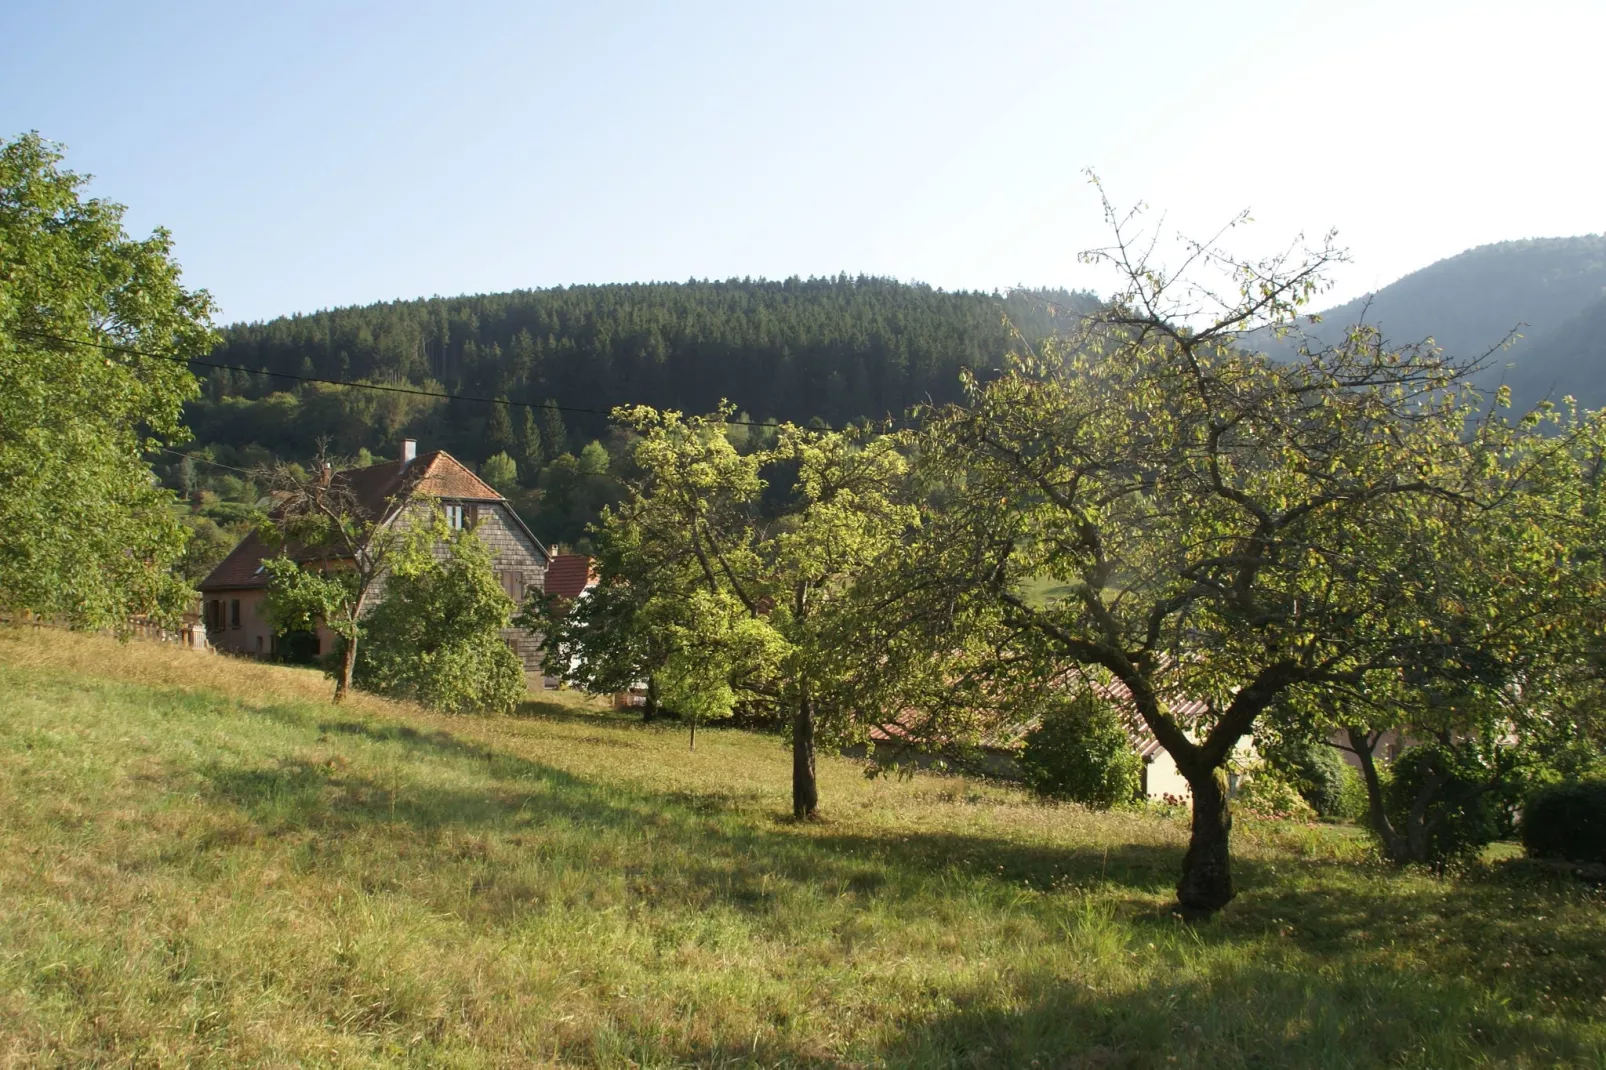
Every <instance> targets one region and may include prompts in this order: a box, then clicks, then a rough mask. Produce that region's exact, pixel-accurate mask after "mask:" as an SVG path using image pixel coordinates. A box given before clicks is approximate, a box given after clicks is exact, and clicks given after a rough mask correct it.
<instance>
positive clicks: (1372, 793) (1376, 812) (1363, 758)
mask: <svg viewBox="0 0 1606 1070" xmlns="http://www.w3.org/2000/svg"><path fill="white" fill-rule="evenodd" d="M1344 732H1345V734H1346V735H1348V736H1349V745H1350V750H1352V751H1354V752H1355V757H1356V758H1357V759H1358V760H1359V761H1360V763H1361V779H1362V780H1364V781H1365V782H1366V813H1367V818H1368V820H1369V821H1370V822H1371V825H1372V831H1373V832H1374V833H1376V834H1377V838H1378V839H1379V840H1380V841H1381V842H1382V844H1383V851H1384V852H1385V853H1386V854H1387V855H1388V856H1389V858H1390V859H1392V860H1393V861H1395V862H1407V861H1409V860H1410V857H1411V851H1410V847H1409V845H1408V844H1407V843H1406V842H1405V838H1404V837H1403V836H1401V835H1400V834H1399V833H1398V832H1396V831H1395V830H1394V826H1393V825H1391V824H1389V818H1388V813H1387V812H1386V811H1385V810H1384V809H1383V778H1382V777H1381V776H1379V775H1378V772H1377V758H1376V755H1375V754H1374V753H1373V752H1374V750H1375V748H1376V746H1377V743H1376V741H1375V740H1373V739H1372V736H1371V733H1370V732H1368V731H1366V729H1364V728H1346V729H1344Z"/></svg>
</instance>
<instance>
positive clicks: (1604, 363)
mask: <svg viewBox="0 0 1606 1070" xmlns="http://www.w3.org/2000/svg"><path fill="white" fill-rule="evenodd" d="M1507 381H1508V382H1509V383H1510V384H1511V390H1512V393H1513V395H1515V396H1517V397H1519V398H1524V399H1528V400H1530V401H1532V400H1539V399H1541V398H1549V399H1551V400H1553V401H1560V400H1561V398H1562V397H1564V396H1566V395H1568V394H1571V395H1573V396H1574V397H1575V398H1577V400H1578V404H1580V405H1581V406H1583V407H1584V408H1586V409H1598V408H1601V407H1602V406H1606V297H1602V298H1600V299H1599V300H1597V301H1595V302H1594V303H1593V304H1591V305H1589V306H1588V307H1586V308H1585V309H1584V310H1583V311H1582V312H1580V313H1578V314H1577V315H1576V316H1573V317H1572V318H1570V319H1568V320H1567V321H1566V322H1564V323H1562V324H1561V325H1560V326H1558V327H1556V328H1554V329H1553V330H1550V331H1547V332H1545V333H1544V334H1543V335H1542V336H1541V337H1539V338H1538V339H1536V340H1535V341H1534V344H1533V346H1532V348H1531V351H1530V352H1529V353H1527V354H1526V355H1525V356H1524V357H1523V359H1522V360H1520V361H1517V362H1515V366H1514V367H1513V368H1512V369H1511V370H1510V372H1509V374H1508V379H1507Z"/></svg>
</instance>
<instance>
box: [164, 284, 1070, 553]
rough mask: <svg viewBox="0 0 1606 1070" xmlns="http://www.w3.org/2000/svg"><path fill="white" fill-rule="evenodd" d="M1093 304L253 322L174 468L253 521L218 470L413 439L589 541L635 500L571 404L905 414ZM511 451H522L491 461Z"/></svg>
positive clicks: (653, 305) (503, 306)
mask: <svg viewBox="0 0 1606 1070" xmlns="http://www.w3.org/2000/svg"><path fill="white" fill-rule="evenodd" d="M1092 305H1093V299H1092V297H1091V296H1089V295H1086V294H1072V293H1065V292H1057V291H1056V292H1027V291H1014V292H1012V293H1010V294H1007V295H995V294H985V293H969V292H948V291H943V290H938V289H933V288H931V287H929V286H921V285H911V284H906V283H901V282H897V281H894V280H891V279H882V278H870V277H862V276H861V277H858V278H850V277H848V276H845V275H844V276H838V277H836V278H827V279H808V280H803V279H796V278H794V279H787V280H784V281H774V282H772V281H765V280H747V279H742V280H730V281H727V282H696V281H692V282H687V283H643V284H633V285H609V286H572V287H559V288H555V289H548V290H521V291H515V292H513V293H504V294H488V295H482V296H471V297H450V298H441V297H435V298H428V299H423V300H416V301H396V302H389V303H383V304H374V305H367V306H364V307H354V308H341V309H333V310H329V311H324V312H317V313H313V314H311V315H304V316H289V317H283V318H280V319H275V320H271V321H269V322H266V323H251V324H242V325H237V326H234V327H230V328H228V329H227V330H226V331H225V332H224V341H223V343H222V345H221V346H220V347H219V348H218V349H217V350H216V351H215V352H214V353H213V355H212V356H213V359H214V360H216V361H218V362H220V363H225V364H230V365H237V366H239V367H241V368H249V369H253V372H252V373H251V374H245V373H239V372H229V371H212V372H210V373H207V382H206V386H205V390H204V394H203V397H202V399H201V400H200V401H198V402H196V403H194V404H192V405H190V406H189V407H188V410H187V420H188V422H189V425H190V427H191V429H192V430H193V431H194V433H195V442H194V443H193V444H192V445H191V446H190V447H188V449H189V450H190V452H192V453H195V454H197V455H198V456H197V460H196V461H192V462H188V463H184V464H180V462H170V463H168V462H164V467H163V472H164V476H165V477H166V478H167V480H168V481H169V482H170V484H172V485H174V486H179V487H182V488H183V489H184V490H185V491H186V493H188V494H190V495H191V497H192V498H193V499H195V500H198V501H205V502H206V503H208V504H206V505H205V506H204V508H205V509H207V510H209V511H210V513H213V514H216V517H217V519H219V520H220V521H222V522H226V523H235V524H236V526H238V525H239V524H240V523H243V521H237V520H235V519H233V518H235V514H236V513H237V512H238V511H239V510H237V509H234V508H233V506H232V505H231V504H230V503H231V502H232V503H236V504H238V505H239V506H240V507H242V508H244V507H246V506H247V505H248V504H249V503H251V502H254V501H255V498H254V495H255V492H256V488H254V487H252V486H251V485H250V483H249V482H248V481H242V480H241V479H239V478H237V477H235V476H230V475H227V474H220V473H223V472H224V470H222V469H219V468H217V467H216V465H207V464H205V461H208V460H210V461H214V462H218V463H219V464H227V465H233V466H235V467H241V468H244V467H249V466H250V465H251V464H253V463H256V462H259V461H263V460H267V459H269V458H270V457H278V458H284V459H290V460H298V461H301V460H305V459H307V458H308V457H310V456H311V455H312V453H313V451H314V450H315V448H316V445H317V443H318V441H319V440H320V439H321V438H327V439H328V440H329V441H330V443H331V445H332V446H333V448H334V450H335V451H336V452H337V453H340V454H344V455H346V456H350V457H355V458H359V459H362V458H363V455H364V454H365V453H366V454H372V455H373V456H381V457H394V456H395V455H396V444H397V442H398V441H399V439H400V438H402V437H403V436H408V437H413V438H416V439H418V440H419V446H420V449H437V448H439V449H446V450H450V451H451V452H452V453H453V454H455V455H456V456H457V457H459V458H460V459H462V460H464V461H467V462H469V463H470V464H473V465H476V466H481V474H482V475H487V478H491V476H495V478H494V479H493V482H497V485H498V486H499V487H500V488H501V489H503V491H504V492H505V493H507V494H508V496H509V497H510V498H512V499H513V500H514V502H515V504H516V505H517V506H518V507H519V508H520V510H521V512H523V513H524V514H525V515H526V517H527V519H529V520H530V522H531V525H532V527H533V528H534V529H535V530H536V532H537V533H538V534H539V535H541V536H542V537H543V538H547V539H551V540H565V541H572V540H576V539H579V538H580V537H581V536H582V535H583V533H584V529H585V524H586V523H587V522H588V521H589V520H591V519H594V518H595V516H596V512H597V509H598V508H600V506H601V505H602V504H605V503H606V502H607V501H608V500H610V497H611V496H612V495H614V494H616V493H617V484H616V483H615V482H613V481H612V479H611V478H610V473H614V474H616V473H617V471H618V467H619V465H620V463H621V462H622V459H623V458H622V453H623V444H622V442H620V441H619V440H618V439H617V438H616V437H610V435H609V430H608V426H607V419H606V417H605V416H601V415H589V414H585V413H576V412H572V411H559V408H558V407H573V408H581V409H589V410H594V411H597V412H606V411H607V410H608V409H610V408H611V407H612V406H614V405H617V404H621V403H646V404H650V405H655V406H659V407H673V408H678V409H682V410H684V411H689V412H701V411H707V410H709V409H711V408H713V407H714V406H715V405H716V404H718V403H719V401H720V399H721V398H727V399H729V400H730V401H731V402H732V403H733V404H734V405H736V406H737V408H738V409H739V410H740V411H741V412H744V413H746V414H748V415H749V416H750V417H751V418H752V419H753V420H755V421H769V420H793V421H797V422H807V421H810V420H813V419H816V418H818V419H823V420H825V421H827V422H829V423H833V424H837V423H843V422H847V421H851V420H855V419H859V418H865V417H868V418H880V417H885V416H898V415H901V414H902V413H903V412H904V411H905V410H906V409H907V408H908V407H909V406H910V405H912V404H914V403H916V402H920V401H924V400H927V399H930V400H932V401H936V402H943V401H948V400H952V399H955V398H957V397H958V395H959V390H960V386H959V372H960V368H961V367H967V366H968V367H970V368H973V369H976V370H978V371H981V372H984V373H985V371H987V370H989V369H994V368H997V367H998V366H999V365H1000V364H1001V362H1002V360H1003V358H1004V356H1005V354H1006V353H1008V352H1009V351H1010V350H1011V349H1012V348H1015V347H1016V346H1017V345H1018V342H1017V341H1016V340H1015V339H1014V337H1013V336H1012V330H1018V331H1019V332H1020V333H1021V334H1022V335H1023V336H1024V337H1025V338H1026V340H1027V341H1029V342H1036V341H1038V340H1040V339H1041V338H1043V337H1045V336H1047V335H1049V334H1051V333H1053V332H1054V331H1055V330H1056V325H1057V326H1058V328H1059V329H1064V327H1065V324H1064V322H1063V321H1062V320H1060V319H1059V317H1060V316H1064V315H1068V314H1071V313H1074V312H1078V311H1085V310H1087V309H1089V308H1091V307H1092ZM1006 317H1007V321H1006ZM264 369H265V370H267V371H270V372H280V373H289V374H292V375H301V376H307V377H312V378H320V379H337V380H342V381H353V380H355V381H365V382H372V383H388V384H413V385H418V386H426V387H428V388H429V389H432V390H444V391H445V392H448V393H452V394H457V395H469V396H478V397H492V398H495V397H503V398H508V399H512V400H514V401H526V402H532V403H542V404H543V405H544V404H545V403H547V402H549V401H550V402H553V403H555V407H544V408H543V409H541V410H540V411H534V412H532V411H529V410H526V409H521V408H512V409H509V408H508V407H505V406H495V405H486V404H482V403H471V402H457V401H451V402H437V401H433V400H429V399H424V398H416V397H408V396H403V395H397V394H385V393H379V392H375V391H365V390H351V389H346V388H343V387H335V386H324V385H320V384H309V383H301V384H298V383H297V382H295V381H293V380H289V379H285V378H280V377H274V376H270V375H262V374H257V370H264ZM732 433H733V434H746V433H747V432H746V431H744V430H742V429H739V428H733V429H732ZM756 433H758V434H763V432H762V430H759V431H757V432H756ZM593 443H596V445H593ZM498 454H506V455H507V457H506V458H502V459H501V461H498V462H497V463H496V464H495V465H492V466H491V468H490V469H486V468H485V467H483V466H484V463H485V462H486V461H487V460H488V459H490V458H492V457H493V456H495V455H498ZM509 460H511V462H512V463H513V465H514V467H515V469H516V471H514V472H513V473H511V474H510V473H508V472H507V471H506V464H505V463H504V462H506V461H509ZM197 488H200V489H199V490H197ZM202 490H204V491H205V492H206V493H207V494H211V495H213V497H214V498H216V497H220V498H221V501H220V502H218V503H216V504H212V500H211V499H208V498H205V497H204V495H200V491H202ZM198 495H200V496H199V497H198ZM215 541H216V542H217V543H218V545H222V543H223V541H224V539H223V536H221V535H220V536H218V538H217V539H216V540H215ZM196 568H200V565H199V564H198V565H196Z"/></svg>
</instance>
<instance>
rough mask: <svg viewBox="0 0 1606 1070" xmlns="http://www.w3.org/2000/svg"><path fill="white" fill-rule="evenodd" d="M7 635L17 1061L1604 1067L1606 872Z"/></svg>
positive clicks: (1, 966)
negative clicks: (1444, 872) (1208, 836)
mask: <svg viewBox="0 0 1606 1070" xmlns="http://www.w3.org/2000/svg"><path fill="white" fill-rule="evenodd" d="M327 694H328V687H327V684H326V682H325V681H324V680H323V679H322V678H321V677H320V676H318V675H317V674H315V673H312V672H309V671H305V670H297V669H289V668H279V667H270V666H264V665H256V664H253V663H248V662H241V661H235V660H230V659H225V658H221V657H214V656H209V655H203V654H196V653H193V652H187V651H181V650H173V649H168V648H165V647H159V646H154V645H147V644H137V643H131V644H125V645H119V644H118V643H116V642H113V641H111V640H107V639H101V638H94V637H87V636H77V635H72V634H66V633H61V632H50V631H28V630H10V631H0V904H3V909H0V1066H37V1065H42V1066H52V1065H63V1066H83V1065H108V1066H110V1065H116V1066H124V1067H126V1066H178V1065H185V1066H190V1065H219V1066H221V1065H239V1064H253V1065H262V1066H364V1065H379V1064H386V1065H388V1064H408V1065H418V1066H463V1067H471V1066H486V1067H491V1066H609V1067H614V1066H618V1067H634V1066H639V1067H677V1066H716V1067H735V1066H898V1067H949V1066H953V1067H992V1066H998V1067H1090V1068H1093V1067H1097V1068H1115V1067H1174V1066H1175V1067H1190V1066H1197V1067H1211V1068H1231V1067H1279V1066H1321V1067H1327V1066H1331V1067H1349V1066H1406V1067H1449V1066H1476V1065H1498V1066H1520V1067H1549V1066H1556V1065H1579V1066H1606V909H1603V906H1606V900H1603V897H1602V895H1601V893H1600V891H1599V890H1597V889H1592V888H1590V887H1589V886H1587V885H1583V884H1579V883H1575V882H1571V881H1567V880H1564V879H1560V878H1553V877H1549V876H1545V875H1543V874H1539V873H1536V872H1534V871H1533V870H1531V869H1530V868H1528V867H1527V866H1525V865H1524V864H1522V863H1520V862H1517V863H1512V864H1500V865H1495V866H1491V867H1489V868H1487V869H1485V870H1482V871H1478V872H1475V873H1471V874H1467V875H1464V876H1461V877H1459V878H1456V879H1442V880H1441V879H1436V878H1433V877H1431V876H1429V875H1426V874H1419V873H1399V872H1396V871H1394V870H1391V869H1389V868H1386V867H1383V866H1381V865H1377V864H1375V863H1373V862H1372V861H1370V860H1369V855H1368V851H1367V848H1366V844H1365V842H1364V840H1362V839H1361V838H1359V837H1357V836H1356V835H1355V834H1354V832H1353V830H1345V829H1334V828H1326V827H1304V826H1296V825H1281V824H1271V823H1255V822H1251V821H1247V820H1240V822H1239V825H1238V829H1237V830H1236V847H1237V853H1238V860H1239V861H1238V870H1237V873H1238V878H1239V885H1240V893H1239V898H1238V900H1237V901H1236V902H1235V903H1233V904H1232V905H1231V906H1230V907H1229V908H1228V909H1227V911H1226V912H1225V913H1224V914H1223V915H1222V916H1220V917H1219V918H1217V919H1216V920H1214V921H1212V922H1209V923H1205V924H1200V925H1197V926H1191V925H1187V924H1184V923H1182V922H1180V921H1179V920H1178V919H1176V918H1174V917H1173V916H1172V915H1171V913H1170V911H1169V903H1170V899H1171V886H1172V884H1173V883H1174V880H1175V874H1176V871H1177V867H1178V862H1179V860H1180V857H1181V853H1182V849H1183V845H1184V842H1185V835H1186V828H1185V825H1184V823H1183V821H1182V819H1181V818H1180V817H1179V816H1166V815H1161V814H1147V813H1116V814H1108V815H1101V814H1092V813H1088V812H1085V811H1082V810H1080V809H1078V808H1074V807H1062V806H1047V805H1042V804H1039V803H1037V802H1034V801H1032V800H1031V799H1029V798H1028V797H1026V796H1024V795H1023V794H1021V793H1020V792H1018V791H1016V790H1014V789H1011V788H1006V787H1000V786H996V785H988V784H984V783H980V782H973V781H967V780H963V779H959V778H954V777H940V776H935V775H930V776H928V775H922V776H918V777H916V778H914V779H913V780H895V779H894V780H867V779H865V777H864V776H863V774H862V767H861V766H860V765H859V764H857V763H853V762H850V761H847V760H841V759H827V760H824V761H823V762H822V770H821V797H822V809H823V810H824V812H825V814H826V815H827V818H828V820H827V821H825V822H822V823H818V824H805V825H799V824H794V823H792V822H791V821H790V820H789V818H788V817H787V814H788V812H789V797H788V791H789V784H790V781H789V775H790V774H789V769H790V766H789V756H788V754H787V752H786V750H785V749H784V747H783V746H782V743H781V741H780V740H779V739H778V738H775V737H766V736H760V735H754V734H751V733H745V732H739V731H734V730H703V731H700V732H699V733H698V736H697V749H696V751H695V752H689V751H688V749H687V736H686V732H685V731H684V729H681V728H678V727H658V726H650V727H649V726H643V725H641V724H639V723H637V722H636V721H635V720H634V719H633V718H629V717H624V716H620V715H616V714H614V713H612V712H610V711H607V710H604V709H601V708H598V707H596V706H594V705H592V704H589V703H587V702H586V701H584V700H582V699H578V698H575V697H572V696H561V697H560V699H559V700H557V701H540V702H531V703H529V704H527V705H526V707H525V708H524V709H523V711H522V713H521V716H518V717H512V718H499V719H473V718H450V717H441V716H436V715H431V714H428V713H426V712H423V711H421V710H418V709H416V708H412V707H409V706H405V705H401V704H396V703H389V702H384V701H380V700H377V699H374V698H370V697H366V696H358V697H357V698H355V699H354V700H353V701H352V702H350V703H348V704H347V705H345V706H344V707H340V708H335V707H331V706H330V705H328V704H327V701H326V698H327Z"/></svg>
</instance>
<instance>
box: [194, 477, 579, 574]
mask: <svg viewBox="0 0 1606 1070" xmlns="http://www.w3.org/2000/svg"><path fill="white" fill-rule="evenodd" d="M334 482H335V483H336V484H337V485H344V486H347V487H349V488H350V489H351V493H352V496H353V497H354V498H356V499H357V505H358V507H359V508H361V509H362V510H363V511H364V512H366V513H367V514H368V515H369V516H370V517H380V516H384V515H386V514H387V513H389V512H390V511H391V510H392V509H394V508H395V504H396V503H397V502H402V501H406V500H407V499H408V498H411V497H413V496H414V495H417V494H425V495H429V496H430V497H433V498H445V499H453V500H457V501H482V502H499V501H504V500H505V499H504V498H503V497H502V495H500V494H498V493H497V492H496V489H495V488H493V487H492V486H491V485H490V484H489V483H486V482H485V481H484V480H482V479H480V477H479V476H477V475H475V474H474V473H473V472H470V471H469V470H468V469H467V468H466V467H464V466H463V463H462V462H461V461H459V460H458V459H457V458H456V457H453V456H452V455H451V454H450V453H447V452H446V451H445V450H434V451H432V452H430V453H426V454H423V455H422V456H420V457H418V458H417V459H416V460H414V461H413V463H412V464H409V465H406V466H403V464H402V462H400V461H386V462H385V463H384V464H374V465H369V466H368V467H366V468H348V469H347V470H346V471H344V472H337V473H335V475H334ZM277 552H278V551H277V550H276V549H272V548H270V547H269V546H268V545H267V543H265V542H263V541H262V539H261V537H260V536H258V535H257V534H256V533H255V532H252V533H251V534H249V535H247V536H246V537H245V538H244V539H242V540H240V544H239V545H238V546H236V547H235V548H234V549H233V550H232V551H231V552H230V553H229V556H227V557H225V558H224V559H223V560H222V561H221V562H219V563H218V566H217V567H216V568H214V569H213V570H212V571H211V572H210V573H209V574H208V575H207V577H206V579H204V580H202V581H201V582H200V584H199V587H200V589H201V590H203V591H215V590H226V589H234V590H249V589H252V588H257V587H264V586H266V585H267V577H266V575H264V573H263V572H262V561H263V559H264V558H267V557H271V556H273V555H274V554H276V553H277ZM576 593H578V592H576Z"/></svg>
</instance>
